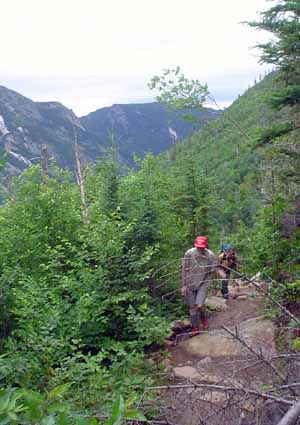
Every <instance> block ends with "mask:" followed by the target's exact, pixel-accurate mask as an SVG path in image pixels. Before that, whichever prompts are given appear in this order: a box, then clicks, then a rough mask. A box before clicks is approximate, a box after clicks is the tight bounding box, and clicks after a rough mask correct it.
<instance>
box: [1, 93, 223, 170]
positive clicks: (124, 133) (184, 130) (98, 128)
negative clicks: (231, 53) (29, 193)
mask: <svg viewBox="0 0 300 425" xmlns="http://www.w3.org/2000/svg"><path fill="white" fill-rule="evenodd" d="M180 114H182V112H181V113H180V112H177V111H176V112H173V111H168V110H167V108H166V107H165V106H163V105H161V104H159V103H157V102H152V103H143V104H114V105H112V106H111V107H105V108H100V109H97V110H96V111H93V112H91V113H90V114H88V115H85V116H83V117H78V116H77V115H76V114H75V113H74V112H73V111H72V110H71V109H69V108H67V107H66V106H64V105H63V104H62V103H60V102H57V101H46V102H34V101H32V100H31V99H29V98H27V97H25V96H23V95H21V94H19V93H17V92H16V91H14V90H11V89H8V88H6V87H4V86H0V150H1V152H2V154H3V153H4V152H6V153H7V159H6V167H5V171H4V172H5V173H6V174H18V173H19V172H21V171H22V170H23V169H24V168H26V167H27V166H28V165H30V164H32V163H36V161H38V158H39V156H40V155H41V149H42V145H46V147H47V151H48V154H49V157H50V158H53V159H54V160H55V162H56V163H57V165H58V166H60V167H63V168H68V169H71V170H74V169H75V159H74V152H73V139H74V128H75V129H76V132H77V138H78V147H79V154H80V158H81V160H82V163H83V164H88V163H91V162H94V161H95V159H96V158H97V157H101V156H103V155H105V152H106V151H107V149H108V148H109V147H111V146H112V145H113V146H114V147H115V148H116V150H117V158H118V161H119V162H120V163H122V164H129V166H133V165H134V163H133V160H132V156H133V154H134V153H135V154H137V155H138V156H139V157H143V156H144V155H145V154H146V153H147V152H153V154H155V155H156V154H158V153H160V152H161V151H163V150H165V149H167V148H168V147H169V146H171V145H172V144H174V143H177V142H178V141H179V140H181V139H183V138H184V137H186V136H187V135H188V134H190V133H191V132H193V131H194V130H195V129H199V128H200V127H201V126H202V125H203V124H205V123H206V122H208V121H209V120H210V119H213V118H215V117H216V116H217V115H218V112H217V111H214V110H212V109H208V110H204V111H202V112H199V113H197V116H198V118H199V124H197V125H195V124H191V123H188V122H186V121H184V120H183V119H182V118H181V117H180Z"/></svg>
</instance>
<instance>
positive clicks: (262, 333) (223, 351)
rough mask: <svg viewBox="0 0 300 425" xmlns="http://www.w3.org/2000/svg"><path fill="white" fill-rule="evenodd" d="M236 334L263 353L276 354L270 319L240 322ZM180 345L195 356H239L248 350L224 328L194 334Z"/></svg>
mask: <svg viewBox="0 0 300 425" xmlns="http://www.w3.org/2000/svg"><path fill="white" fill-rule="evenodd" d="M228 328H229V326H228ZM231 330H233V329H231ZM238 334H239V335H240V337H241V338H242V339H244V340H245V341H246V342H247V344H249V345H250V346H251V347H252V348H254V349H256V350H260V349H261V350H262V352H263V353H264V354H265V355H267V356H271V355H274V354H276V349H275V327H274V324H273V323H272V322H271V320H265V319H262V318H255V319H250V320H247V321H245V322H242V323H240V325H239V326H238ZM181 346H182V349H184V350H185V351H186V352H188V353H189V354H191V355H193V356H197V357H198V356H199V357H211V358H216V357H224V356H240V355H243V354H245V353H247V352H249V351H248V350H247V348H246V347H243V345H242V344H241V343H240V342H239V341H237V340H235V339H233V338H232V337H231V336H230V335H229V334H228V333H227V332H226V331H225V330H216V331H212V332H207V333H203V334H200V335H197V336H194V337H193V338H191V339H189V340H187V341H183V342H182V343H181Z"/></svg>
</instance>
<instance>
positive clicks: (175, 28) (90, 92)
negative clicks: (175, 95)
mask: <svg viewBox="0 0 300 425" xmlns="http://www.w3.org/2000/svg"><path fill="white" fill-rule="evenodd" d="M266 5H267V3H266V1H264V0H243V1H240V0H227V1H226V2H224V1H222V0H218V1H217V0H215V1H211V2H206V1H205V2H204V1H203V0H187V1H186V2H182V1H181V0H163V1H161V0H152V1H151V2H149V1H148V0H147V1H146V0H127V1H124V0H110V1H109V2H108V1H104V0H85V1H83V0H51V1H50V0H43V1H37V0H26V1H24V2H21V1H19V0H10V1H9V2H7V1H5V0H2V5H1V22H0V23H1V25H0V37H1V40H2V43H1V58H2V63H1V70H0V84H2V85H6V86H8V87H9V88H12V89H15V90H17V91H20V92H21V93H22V94H24V95H26V96H28V97H30V98H33V100H59V101H61V102H62V103H64V104H65V105H66V106H67V107H70V108H72V109H74V110H75V112H77V113H78V114H83V113H88V112H89V111H91V110H93V109H96V108H100V107H102V106H105V105H110V104H112V103H122V102H131V101H132V102H133V101H143V100H149V99H151V98H152V96H153V94H152V93H150V92H149V90H148V89H147V82H148V81H149V79H150V77H151V76H152V75H154V74H156V73H159V72H160V70H161V69H163V68H169V67H173V66H177V65H180V66H181V67H182V69H183V70H184V71H185V72H186V73H187V74H188V75H190V76H192V77H194V78H199V79H200V80H203V81H207V82H209V81H212V82H213V84H215V85H216V86H218V87H220V86H221V85H222V82H224V85H225V84H229V85H230V86H232V90H233V91H232V93H233V95H235V94H236V93H237V92H240V91H243V90H245V89H246V88H247V85H248V84H249V83H250V82H252V81H253V79H254V77H255V76H256V75H258V74H259V72H260V71H259V66H258V64H257V53H256V56H255V52H254V51H253V50H249V49H250V47H251V46H253V45H255V44H256V42H257V41H258V40H260V39H261V37H262V35H261V34H259V33H257V32H255V31H253V30H251V29H250V28H248V27H247V26H245V25H241V24H240V22H241V21H245V20H251V19H253V18H255V16H256V13H257V11H261V10H262V9H263V8H266ZM4 40H5V42H4ZM230 76H232V78H230ZM239 76H240V77H239ZM245 76H246V77H245ZM245 84H246V85H245ZM210 88H211V90H212V91H214V87H210ZM21 89H22V90H21ZM218 90H219V89H218ZM231 100H232V98H231Z"/></svg>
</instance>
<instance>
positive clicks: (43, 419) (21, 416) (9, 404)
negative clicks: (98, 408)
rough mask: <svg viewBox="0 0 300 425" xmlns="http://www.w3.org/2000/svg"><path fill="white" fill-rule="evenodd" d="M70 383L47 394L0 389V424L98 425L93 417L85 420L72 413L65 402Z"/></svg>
mask: <svg viewBox="0 0 300 425" xmlns="http://www.w3.org/2000/svg"><path fill="white" fill-rule="evenodd" d="M69 387H70V385H69V384H64V385H61V386H59V387H57V388H54V389H53V390H52V391H50V392H49V393H46V394H44V395H42V394H40V393H38V392H35V391H28V390H23V389H22V390H19V389H16V388H7V389H1V390H0V423H1V424H3V425H5V424H12V425H13V424H16V425H17V424H24V425H26V424H28V425H30V424H33V423H34V424H40V425H67V424H70V425H71V424H72V425H88V424H90V425H96V424H97V421H96V419H93V418H87V419H86V418H84V417H82V416H81V415H78V414H76V413H74V412H73V411H72V410H71V406H70V404H69V403H68V402H67V401H66V400H64V399H63V396H64V393H65V392H66V391H67V390H68V389H69Z"/></svg>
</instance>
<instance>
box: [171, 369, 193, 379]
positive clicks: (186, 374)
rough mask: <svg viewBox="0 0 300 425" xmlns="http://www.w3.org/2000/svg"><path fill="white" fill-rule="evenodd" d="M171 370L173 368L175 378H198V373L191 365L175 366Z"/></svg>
mask: <svg viewBox="0 0 300 425" xmlns="http://www.w3.org/2000/svg"><path fill="white" fill-rule="evenodd" d="M173 370H174V375H175V377H176V378H184V379H197V378H199V373H198V372H197V370H196V369H195V368H194V367H191V366H182V367H175V368H174V369H173Z"/></svg>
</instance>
